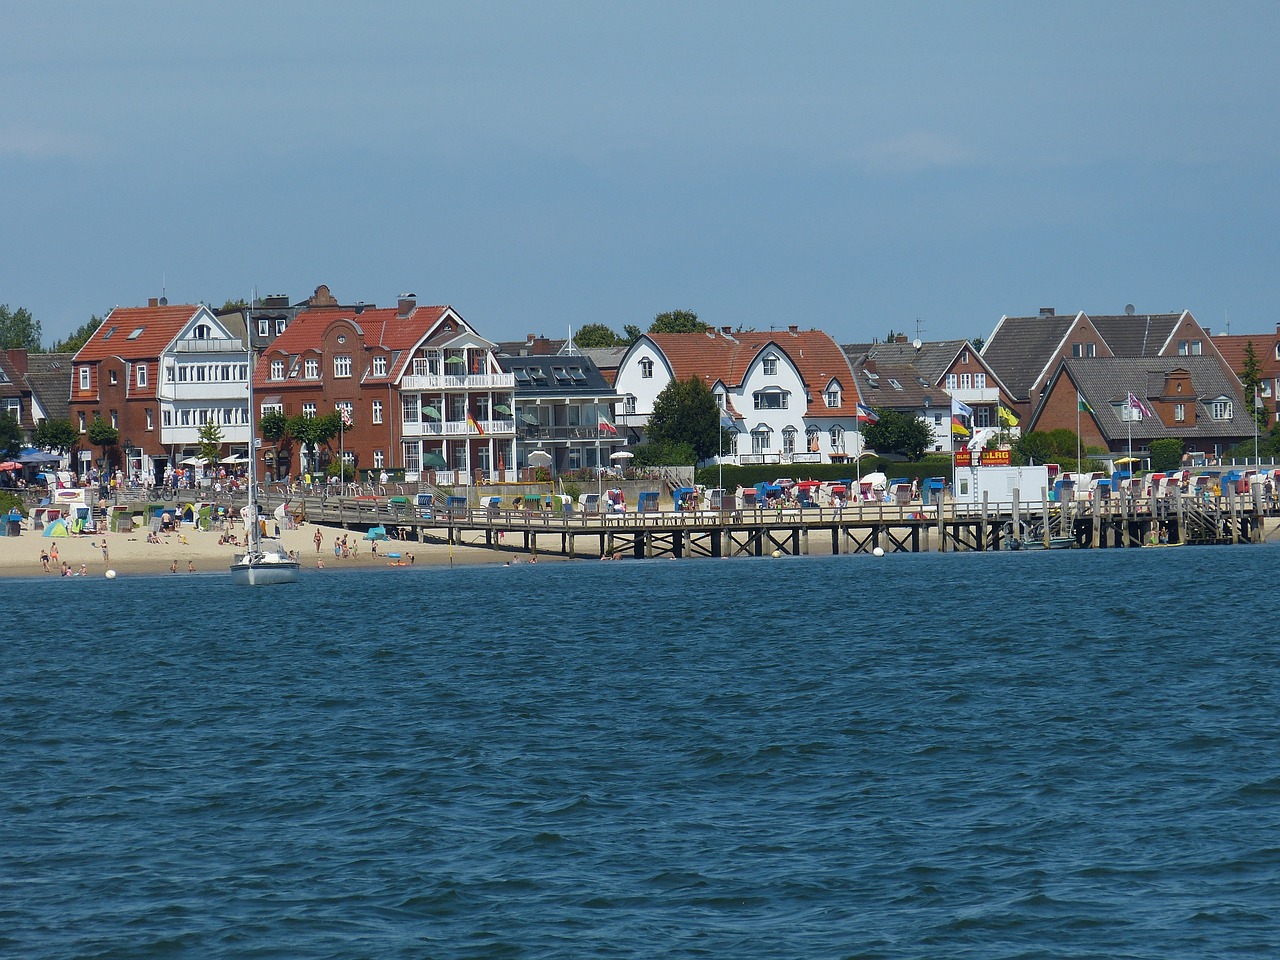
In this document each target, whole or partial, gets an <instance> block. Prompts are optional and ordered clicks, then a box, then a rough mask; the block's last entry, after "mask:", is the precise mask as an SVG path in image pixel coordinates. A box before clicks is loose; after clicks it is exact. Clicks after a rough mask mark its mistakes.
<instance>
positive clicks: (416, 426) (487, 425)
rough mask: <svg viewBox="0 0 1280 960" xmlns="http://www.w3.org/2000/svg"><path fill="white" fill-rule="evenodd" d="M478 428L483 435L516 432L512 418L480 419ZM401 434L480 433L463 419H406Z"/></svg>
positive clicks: (441, 435) (474, 435) (445, 435)
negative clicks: (419, 420) (417, 420)
mask: <svg viewBox="0 0 1280 960" xmlns="http://www.w3.org/2000/svg"><path fill="white" fill-rule="evenodd" d="M478 422H479V424H480V428H481V429H482V430H483V431H484V432H485V435H486V436H487V435H489V434H495V435H497V436H504V435H505V436H511V435H512V434H513V433H515V432H516V422H515V421H514V420H480V421H478ZM402 432H403V434H404V435H405V436H406V437H465V436H472V437H478V436H480V434H479V433H478V432H477V431H476V430H475V429H474V428H473V427H472V426H471V424H469V423H467V421H465V420H446V421H444V422H441V421H439V420H423V421H421V422H415V421H412V420H410V421H408V422H406V423H404V424H403V430H402Z"/></svg>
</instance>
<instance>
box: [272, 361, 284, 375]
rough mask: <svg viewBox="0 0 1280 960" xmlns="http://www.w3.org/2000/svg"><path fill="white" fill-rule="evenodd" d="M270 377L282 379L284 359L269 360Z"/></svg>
mask: <svg viewBox="0 0 1280 960" xmlns="http://www.w3.org/2000/svg"><path fill="white" fill-rule="evenodd" d="M271 379H272V380H283V379H284V361H283V360H272V361H271Z"/></svg>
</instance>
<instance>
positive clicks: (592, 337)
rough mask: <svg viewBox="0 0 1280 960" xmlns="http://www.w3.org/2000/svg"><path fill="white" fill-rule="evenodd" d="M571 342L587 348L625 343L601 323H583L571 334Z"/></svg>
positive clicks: (618, 345)
mask: <svg viewBox="0 0 1280 960" xmlns="http://www.w3.org/2000/svg"><path fill="white" fill-rule="evenodd" d="M573 342H574V343H575V344H577V345H578V346H579V347H583V348H585V349H587V350H590V349H593V348H595V347H621V346H624V345H625V344H626V341H625V340H623V339H622V337H620V336H618V335H617V334H616V333H614V332H613V331H612V330H611V329H610V328H608V327H606V326H605V325H604V324H603V323H584V324H583V325H582V326H581V327H580V328H579V329H578V332H577V333H575V334H574V335H573Z"/></svg>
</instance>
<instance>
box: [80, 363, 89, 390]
mask: <svg viewBox="0 0 1280 960" xmlns="http://www.w3.org/2000/svg"><path fill="white" fill-rule="evenodd" d="M80 389H81V390H88V389H89V368H88V367H81V368H80Z"/></svg>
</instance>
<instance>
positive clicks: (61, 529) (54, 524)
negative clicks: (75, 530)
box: [44, 517, 71, 537]
mask: <svg viewBox="0 0 1280 960" xmlns="http://www.w3.org/2000/svg"><path fill="white" fill-rule="evenodd" d="M44 535H45V536H46V537H69V536H71V530H70V529H69V528H68V527H67V521H66V520H64V519H63V518H62V517H59V518H58V519H57V520H51V521H49V522H48V523H46V524H45V525H44Z"/></svg>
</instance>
